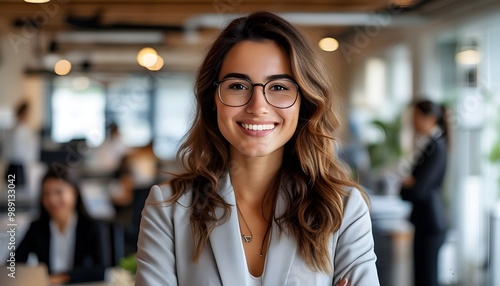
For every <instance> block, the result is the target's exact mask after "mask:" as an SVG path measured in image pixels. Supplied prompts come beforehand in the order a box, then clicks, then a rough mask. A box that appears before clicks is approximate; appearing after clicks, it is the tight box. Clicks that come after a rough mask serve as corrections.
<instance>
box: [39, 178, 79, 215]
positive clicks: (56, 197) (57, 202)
mask: <svg viewBox="0 0 500 286" xmlns="http://www.w3.org/2000/svg"><path fill="white" fill-rule="evenodd" d="M76 201H77V194H76V190H75V189H74V188H73V186H72V185H71V184H69V183H67V182H66V181H64V180H58V179H48V180H46V181H45V182H44V183H43V186H42V204H43V206H44V207H45V209H46V210H47V212H48V213H49V215H50V217H51V218H52V219H54V220H59V219H63V218H66V217H68V216H70V215H71V214H72V213H73V212H74V211H75V209H76Z"/></svg>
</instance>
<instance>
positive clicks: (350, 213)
mask: <svg viewBox="0 0 500 286" xmlns="http://www.w3.org/2000/svg"><path fill="white" fill-rule="evenodd" d="M346 192H347V196H345V197H344V216H343V219H342V227H341V228H344V227H345V226H347V225H350V224H351V223H354V222H355V221H356V220H358V219H359V218H361V217H364V218H368V219H369V218H370V211H369V207H368V203H367V201H365V197H364V196H363V194H362V193H361V192H362V191H360V190H358V189H357V188H354V187H349V188H347V189H346Z"/></svg>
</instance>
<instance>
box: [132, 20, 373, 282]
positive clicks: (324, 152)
mask: <svg viewBox="0 0 500 286" xmlns="http://www.w3.org/2000/svg"><path fill="white" fill-rule="evenodd" d="M329 82H330V80H329V78H328V74H327V73H326V71H325V69H324V67H323V65H322V63H321V61H320V60H319V58H318V56H317V55H316V54H315V52H314V51H313V48H312V46H311V44H310V43H309V42H308V41H307V39H306V38H305V37H304V36H303V35H302V34H301V33H300V32H299V31H298V30H297V29H296V28H295V27H293V26H292V25H291V24H290V23H288V22H286V21H285V20H283V19H282V18H280V17H278V16H276V15H274V14H271V13H266V12H259V13H254V14H251V15H249V16H247V17H242V18H238V19H236V20H234V21H233V22H231V23H230V24H229V25H228V26H227V27H226V28H225V29H224V30H223V31H222V33H221V34H220V35H219V37H218V38H217V39H216V40H215V42H214V44H213V45H212V47H211V49H210V51H209V52H208V54H207V55H206V57H205V60H204V61H203V63H202V65H201V67H200V69H199V70H198V74H197V79H196V88H195V90H196V100H197V110H196V116H195V119H194V122H193V125H192V127H191V129H190V130H189V132H188V135H187V137H186V138H185V141H184V143H183V145H182V146H181V149H180V151H179V157H180V158H181V159H182V161H183V163H184V165H185V168H186V170H187V172H186V173H185V174H182V175H178V176H176V177H175V178H174V179H172V180H171V181H170V183H169V184H167V185H163V186H154V187H153V188H152V189H151V192H150V195H149V198H148V200H147V202H146V206H145V207H144V211H143V218H142V222H141V230H140V234H139V242H138V253H137V266H138V268H137V274H136V283H137V285H348V284H347V283H348V282H347V280H348V281H349V283H352V285H361V286H364V285H370V286H372V285H379V282H378V277H377V272H376V268H375V260H376V257H375V254H374V252H373V238H372V234H371V222H370V217H369V212H368V206H367V202H366V200H365V198H366V195H365V193H364V192H363V191H362V190H358V189H357V188H356V187H357V185H356V183H354V182H353V181H352V180H351V179H350V178H349V176H348V175H347V174H346V173H345V171H344V170H343V169H342V168H341V167H340V164H339V163H338V162H337V158H336V157H335V152H334V150H333V141H334V140H335V131H336V129H337V128H338V127H339V125H340V122H339V120H338V118H337V116H336V114H335V112H332V108H333V92H332V87H331V86H330V84H329Z"/></svg>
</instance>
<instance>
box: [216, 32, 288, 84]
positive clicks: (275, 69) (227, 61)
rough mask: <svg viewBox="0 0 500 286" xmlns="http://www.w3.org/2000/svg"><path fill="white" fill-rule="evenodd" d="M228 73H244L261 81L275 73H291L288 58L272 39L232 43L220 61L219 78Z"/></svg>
mask: <svg viewBox="0 0 500 286" xmlns="http://www.w3.org/2000/svg"><path fill="white" fill-rule="evenodd" d="M228 73H241V74H246V75H248V76H249V77H250V79H251V80H253V81H263V80H264V79H265V78H266V77H268V76H272V75H276V74H289V75H292V72H291V67H290V60H289V58H288V56H287V55H286V53H285V52H284V51H283V50H282V49H281V47H280V46H278V45H277V44H276V43H275V42H273V41H258V42H257V41H249V40H247V41H242V42H240V43H238V44H236V45H234V46H233V47H232V48H231V49H230V50H229V52H228V53H227V54H226V56H225V57H224V60H223V61H222V66H221V70H220V73H219V79H220V78H222V77H224V75H226V74H228Z"/></svg>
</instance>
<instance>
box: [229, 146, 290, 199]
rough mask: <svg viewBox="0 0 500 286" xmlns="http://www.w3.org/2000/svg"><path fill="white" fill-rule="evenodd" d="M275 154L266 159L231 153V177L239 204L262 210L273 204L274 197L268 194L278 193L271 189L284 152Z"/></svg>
mask: <svg viewBox="0 0 500 286" xmlns="http://www.w3.org/2000/svg"><path fill="white" fill-rule="evenodd" d="M275 153H277V154H274V153H273V154H271V155H269V156H265V157H246V156H243V155H241V153H239V152H231V167H230V170H229V175H230V177H231V183H232V185H233V188H234V191H235V194H236V198H237V200H238V203H239V204H245V205H248V206H250V207H252V208H260V207H262V206H263V205H268V204H270V203H272V198H273V196H272V195H270V194H268V192H270V191H271V192H275V191H276V190H273V189H271V187H272V185H273V183H274V180H275V179H276V176H277V174H278V171H279V169H280V168H281V162H282V159H283V152H282V151H277V152H275ZM266 194H267V196H266ZM264 199H265V200H266V201H264Z"/></svg>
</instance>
